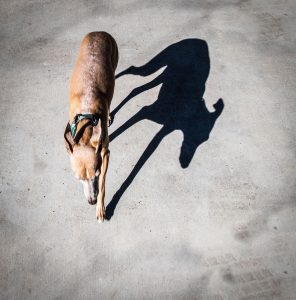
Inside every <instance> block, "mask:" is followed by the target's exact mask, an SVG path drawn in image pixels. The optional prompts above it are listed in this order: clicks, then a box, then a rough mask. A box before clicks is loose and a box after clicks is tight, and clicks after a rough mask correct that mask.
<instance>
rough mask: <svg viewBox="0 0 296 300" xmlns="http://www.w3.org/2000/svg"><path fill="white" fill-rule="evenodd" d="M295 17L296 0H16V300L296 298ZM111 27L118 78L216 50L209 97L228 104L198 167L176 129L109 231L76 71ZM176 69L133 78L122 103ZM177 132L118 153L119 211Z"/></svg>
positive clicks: (146, 135)
mask: <svg viewBox="0 0 296 300" xmlns="http://www.w3.org/2000/svg"><path fill="white" fill-rule="evenodd" d="M295 12H296V2H295V1H294V0H290V1H284V0H262V1H248V0H241V1H239V0H221V1H219V0H216V1H214V0H212V1H164V0H163V1H132V0H131V1H117V2H114V1H80V0H73V1H65V0H61V1H36V0H30V1H28V0H26V1H25V0H12V1H1V18H0V19H1V51H0V57H1V61H0V64H1V94H0V95H1V102H0V106H1V127H0V128H1V129H0V130H1V131H0V133H1V145H0V153H1V194H0V197H1V239H0V240H1V272H0V274H1V292H0V293H1V299H3V300H6V299H296V284H295V283H296V280H295V279H296V267H295V253H296V251H295V246H296V235H295V231H296V223H295V213H296V210H295V162H296V159H295V92H296V84H295V70H296V69H295V66H296V59H295V46H296V40H295V38H296V36H295V26H296V24H295ZM95 30H105V31H107V32H109V33H111V34H112V35H113V36H114V37H115V39H116V40H117V43H118V47H119V52H120V61H119V66H118V72H120V71H122V70H124V69H126V68H127V67H129V66H130V65H135V66H141V65H143V64H145V63H147V62H148V61H149V60H150V59H151V58H153V57H154V56H155V55H157V54H158V53H160V52H161V51H162V50H163V49H165V48H166V47H168V46H169V45H172V44H173V43H176V42H178V41H181V40H183V39H186V38H198V39H202V40H204V41H206V43H207V45H208V48H209V57H210V61H211V63H210V74H209V77H208V80H207V85H206V91H205V93H204V95H203V97H204V99H205V101H206V106H207V108H208V109H209V110H210V111H214V108H213V107H212V105H213V104H214V103H216V101H217V99H218V98H220V97H221V98H223V100H224V104H225V107H224V111H223V112H222V114H221V115H220V117H219V118H218V119H217V121H216V123H215V125H214V127H213V129H212V131H211V133H210V137H209V139H208V140H207V141H206V142H204V143H202V144H201V145H200V146H199V147H198V148H197V150H196V152H195V155H194V157H193V159H192V161H191V162H190V164H189V166H188V167H186V168H182V167H181V165H180V161H179V154H180V147H181V144H182V140H183V134H182V132H181V131H180V130H175V131H173V132H172V133H170V134H168V135H167V136H166V137H165V138H164V139H163V140H162V141H161V143H160V144H159V146H158V147H157V149H156V150H155V152H154V153H153V154H152V155H151V157H150V158H149V159H148V160H147V162H146V163H145V164H144V165H143V166H142V168H141V169H140V171H139V172H138V174H136V176H135V178H134V180H133V181H132V182H131V183H130V185H129V186H128V188H127V189H126V191H125V192H124V193H123V194H122V196H121V198H120V201H119V202H118V204H117V206H116V209H115V211H114V215H113V217H112V218H111V219H110V221H109V222H105V223H104V224H102V225H101V224H98V223H97V221H96V219H95V207H94V206H90V205H88V203H87V201H86V200H85V199H84V197H83V191H82V187H81V186H80V184H79V183H78V182H77V181H76V180H75V178H74V176H73V175H72V173H71V170H70V163H69V159H68V157H67V154H66V151H65V149H64V144H63V131H64V127H65V125H66V122H67V116H68V90H69V77H70V75H71V70H72V68H73V65H74V61H75V57H76V55H77V51H78V47H79V43H80V41H81V39H82V37H83V36H84V35H85V34H86V33H87V32H90V31H95ZM161 72H163V68H161V69H160V70H158V71H157V72H156V73H153V74H151V75H149V76H147V77H141V76H133V75H125V76H122V77H120V78H119V79H117V81H116V91H115V95H114V99H113V105H112V107H113V108H115V107H116V106H117V105H118V104H119V103H120V102H121V101H122V100H123V99H125V97H126V96H127V95H129V93H130V92H131V91H132V90H133V89H134V88H136V87H138V86H140V85H143V84H145V83H148V82H150V81H151V80H153V79H154V78H156V77H157V75H159V74H161ZM189 73H190V72H189ZM161 88H162V87H161V86H160V85H158V86H156V87H154V88H152V89H150V90H147V91H145V92H143V93H140V94H139V95H137V96H135V97H134V98H133V99H131V100H130V101H129V102H128V103H127V104H126V105H125V106H124V107H123V108H122V109H121V110H120V111H119V112H118V113H117V115H116V117H115V120H114V123H113V125H112V126H111V127H110V133H112V132H113V131H114V130H116V129H117V128H118V127H119V126H121V125H122V124H123V123H124V122H125V121H127V120H128V119H129V118H131V117H132V116H133V115H134V114H135V113H137V112H138V111H139V110H140V109H141V108H142V107H143V106H145V105H150V104H152V103H153V102H154V101H155V100H156V99H157V98H158V94H159V92H160V89H161ZM161 126H162V125H161V124H158V123H156V122H153V121H149V120H143V121H141V122H139V123H137V124H135V125H134V126H132V127H131V128H129V129H128V130H127V131H125V132H124V133H122V134H121V135H119V136H118V137H117V138H116V139H114V141H113V142H112V143H111V145H110V149H111V161H110V167H109V172H108V176H107V199H106V201H107V204H108V203H109V202H110V201H111V199H112V198H113V196H114V195H115V194H116V192H117V191H118V189H119V188H120V187H121V185H122V184H123V182H125V180H126V178H129V177H128V176H129V174H130V172H131V171H132V169H133V167H134V166H135V164H136V163H137V161H138V159H139V158H140V156H141V155H142V153H143V152H144V150H145V149H146V147H147V145H148V144H149V142H150V141H151V140H152V138H153V137H154V136H155V134H156V133H157V132H158V131H159V130H160V128H161Z"/></svg>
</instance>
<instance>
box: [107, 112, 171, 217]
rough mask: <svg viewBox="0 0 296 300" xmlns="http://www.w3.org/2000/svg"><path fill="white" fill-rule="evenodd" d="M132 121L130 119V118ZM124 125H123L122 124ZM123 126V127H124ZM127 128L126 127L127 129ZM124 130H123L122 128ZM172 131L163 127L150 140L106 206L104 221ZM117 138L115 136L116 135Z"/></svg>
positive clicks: (111, 213)
mask: <svg viewBox="0 0 296 300" xmlns="http://www.w3.org/2000/svg"><path fill="white" fill-rule="evenodd" d="M131 119H132V118H131ZM124 125H125V124H124ZM124 125H123V126H124ZM127 128H128V127H127ZM124 129H125V128H124ZM172 131H173V129H171V128H169V127H167V126H163V127H162V128H161V129H160V131H159V132H158V133H157V134H156V135H155V136H154V138H153V139H152V140H151V142H150V143H149V145H148V146H147V148H146V149H145V151H144V152H143V154H142V155H141V157H140V159H139V160H138V162H137V163H136V165H135V166H134V168H133V170H132V171H131V173H130V174H129V176H128V177H127V178H126V180H125V181H124V182H123V184H122V185H121V187H120V188H119V190H118V191H117V192H116V193H115V195H114V196H113V198H112V200H111V201H110V203H109V204H108V206H107V208H106V219H107V220H110V219H111V218H112V216H113V214H114V210H115V208H116V205H117V204H118V202H119V200H120V198H121V196H122V195H123V194H124V192H125V191H126V190H127V188H128V187H129V186H130V184H131V183H132V182H133V180H134V178H135V177H136V175H137V174H138V173H139V171H140V170H141V168H142V167H143V165H144V164H145V163H146V161H147V160H148V159H149V157H150V156H151V155H152V154H153V152H154V151H155V149H156V148H157V147H158V145H159V144H160V143H161V141H162V139H163V138H164V137H165V136H166V135H168V134H169V133H171V132H172ZM116 136H117V135H116Z"/></svg>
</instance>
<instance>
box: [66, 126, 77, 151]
mask: <svg viewBox="0 0 296 300" xmlns="http://www.w3.org/2000/svg"><path fill="white" fill-rule="evenodd" d="M64 142H65V146H66V149H67V151H68V153H70V154H71V153H73V147H74V144H75V142H74V140H73V137H72V134H71V127H70V124H69V122H68V124H67V126H66V128H65V133H64Z"/></svg>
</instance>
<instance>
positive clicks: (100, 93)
mask: <svg viewBox="0 0 296 300" xmlns="http://www.w3.org/2000/svg"><path fill="white" fill-rule="evenodd" d="M117 62H118V49H117V45H116V42H115V40H114V39H113V38H112V36H111V35H109V34H108V33H106V32H91V33H89V34H87V35H86V36H85V38H84V39H83V41H82V43H81V46H80V52H79V56H78V59H77V62H76V66H75V69H74V72H73V75H72V80H71V85H70V121H69V123H68V124H67V126H66V130H65V134H64V138H65V145H66V148H67V151H68V153H69V154H70V159H71V166H72V169H73V171H74V173H75V176H76V178H78V179H79V180H80V181H81V182H82V184H83V188H84V194H85V196H86V198H87V200H88V202H89V203H90V204H95V203H97V208H96V216H97V219H98V220H99V221H100V222H103V221H104V215H105V204H104V198H105V178H106V172H107V168H108V162H109V153H110V152H109V149H108V146H109V136H108V122H109V118H110V117H109V112H110V104H111V100H112V97H113V91H114V84H115V76H114V73H115V69H116V66H117ZM98 183H99V184H98ZM97 198H98V199H97ZM97 200H98V201H97Z"/></svg>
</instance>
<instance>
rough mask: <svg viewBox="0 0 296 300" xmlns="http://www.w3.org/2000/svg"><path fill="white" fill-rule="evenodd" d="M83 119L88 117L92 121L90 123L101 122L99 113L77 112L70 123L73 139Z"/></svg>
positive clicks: (95, 124) (94, 124) (96, 123)
mask: <svg viewBox="0 0 296 300" xmlns="http://www.w3.org/2000/svg"><path fill="white" fill-rule="evenodd" d="M83 119H87V120H89V121H90V125H92V126H97V125H98V122H99V114H77V115H76V116H75V117H74V119H73V121H72V122H71V123H70V128H71V134H72V137H73V139H75V134H76V130H77V125H78V123H79V122H80V121H82V120H83Z"/></svg>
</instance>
